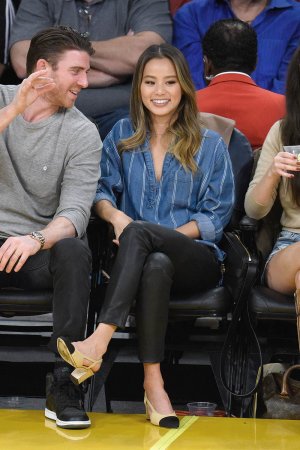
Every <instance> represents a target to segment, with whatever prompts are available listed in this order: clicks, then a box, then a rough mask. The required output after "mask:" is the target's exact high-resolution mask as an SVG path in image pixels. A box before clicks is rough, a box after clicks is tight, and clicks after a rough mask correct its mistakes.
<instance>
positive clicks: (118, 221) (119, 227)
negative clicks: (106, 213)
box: [111, 210, 132, 245]
mask: <svg viewBox="0 0 300 450" xmlns="http://www.w3.org/2000/svg"><path fill="white" fill-rule="evenodd" d="M130 222H132V219H131V217H129V216H127V215H126V214H124V213H123V212H122V211H118V210H116V211H115V213H114V216H113V217H112V219H111V224H112V226H113V227H114V232H115V239H113V242H114V243H115V244H116V245H119V237H120V236H121V234H122V232H123V230H124V228H125V227H127V225H128V224H130Z"/></svg>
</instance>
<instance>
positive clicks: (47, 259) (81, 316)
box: [0, 238, 91, 353]
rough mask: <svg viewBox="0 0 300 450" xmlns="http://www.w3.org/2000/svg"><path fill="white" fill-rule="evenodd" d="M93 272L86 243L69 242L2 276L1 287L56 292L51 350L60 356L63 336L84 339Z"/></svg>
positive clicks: (62, 243) (54, 247) (39, 254)
mask: <svg viewBox="0 0 300 450" xmlns="http://www.w3.org/2000/svg"><path fill="white" fill-rule="evenodd" d="M0 246H1V241H0ZM90 271H91V254H90V249H89V247H88V244H87V242H86V240H82V239H77V238H67V239H62V240H61V241H59V242H57V243H56V244H55V245H54V246H53V247H52V248H51V249H50V250H42V251H40V252H38V253H36V254H35V255H33V256H30V257H29V258H28V260H27V261H26V263H25V264H24V266H23V267H22V269H21V270H20V271H19V272H11V273H9V274H8V273H6V272H0V287H2V288H3V287H17V288H20V289H26V290H43V289H53V290H54V291H53V334H52V337H51V340H50V343H49V347H50V349H51V350H52V351H53V352H55V353H57V348H56V340H57V338H58V337H59V336H68V337H69V338H70V339H71V340H72V341H77V340H81V339H83V338H84V335H85V329H86V319H87V307H88V302H89V294H90V288H91V284H90Z"/></svg>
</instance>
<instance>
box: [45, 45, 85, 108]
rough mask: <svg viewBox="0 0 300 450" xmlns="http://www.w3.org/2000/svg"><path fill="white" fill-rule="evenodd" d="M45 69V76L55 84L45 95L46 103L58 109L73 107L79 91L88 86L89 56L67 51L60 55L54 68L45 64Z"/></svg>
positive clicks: (79, 52) (75, 51)
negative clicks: (50, 78)
mask: <svg viewBox="0 0 300 450" xmlns="http://www.w3.org/2000/svg"><path fill="white" fill-rule="evenodd" d="M40 61H41V60H40ZM46 68H47V69H48V70H47V76H49V77H52V78H53V80H54V82H55V83H56V88H55V89H54V90H53V91H51V92H49V93H48V94H46V95H45V99H46V100H47V102H49V103H50V104H51V105H53V106H57V107H58V108H60V107H64V108H71V107H72V106H74V103H75V101H76V99H77V96H78V94H79V92H80V91H81V89H84V88H86V87H87V86H88V80H87V72H88V71H89V69H90V57H89V55H88V54H87V53H86V52H84V51H79V50H67V51H65V52H64V53H63V54H62V55H61V57H60V59H59V60H58V62H57V65H56V67H54V68H53V67H51V65H50V64H49V63H47V62H46Z"/></svg>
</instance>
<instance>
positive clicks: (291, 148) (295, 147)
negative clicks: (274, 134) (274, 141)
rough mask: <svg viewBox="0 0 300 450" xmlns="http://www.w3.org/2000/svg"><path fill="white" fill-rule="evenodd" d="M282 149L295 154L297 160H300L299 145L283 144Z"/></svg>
mask: <svg viewBox="0 0 300 450" xmlns="http://www.w3.org/2000/svg"><path fill="white" fill-rule="evenodd" d="M283 150H284V151H285V152H289V153H292V154H293V155H296V156H297V161H299V162H300V145H284V146H283Z"/></svg>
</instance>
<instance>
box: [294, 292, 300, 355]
mask: <svg viewBox="0 0 300 450" xmlns="http://www.w3.org/2000/svg"><path fill="white" fill-rule="evenodd" d="M294 299H295V308H296V316H297V335H298V347H299V352H300V289H296V291H295V293H294Z"/></svg>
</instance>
